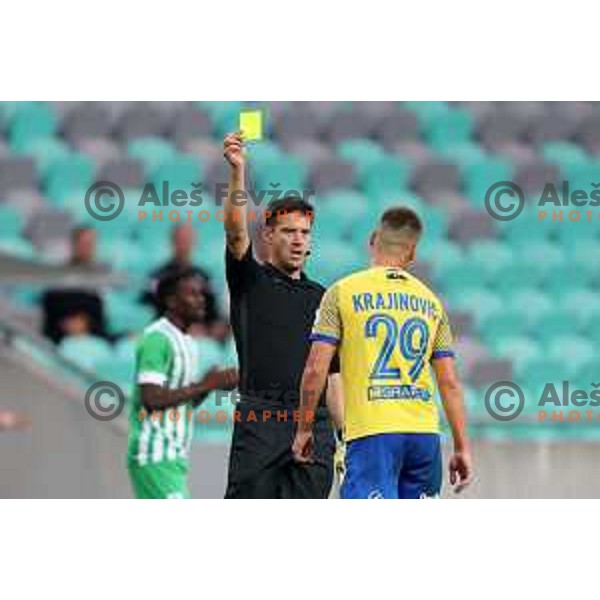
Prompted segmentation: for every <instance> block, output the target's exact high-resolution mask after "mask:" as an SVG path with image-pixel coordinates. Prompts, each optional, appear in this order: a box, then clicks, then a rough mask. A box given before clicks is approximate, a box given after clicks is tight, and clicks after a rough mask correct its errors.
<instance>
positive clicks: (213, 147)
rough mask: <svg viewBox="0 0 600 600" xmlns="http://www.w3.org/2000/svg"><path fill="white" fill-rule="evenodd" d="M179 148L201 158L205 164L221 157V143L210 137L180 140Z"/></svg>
mask: <svg viewBox="0 0 600 600" xmlns="http://www.w3.org/2000/svg"><path fill="white" fill-rule="evenodd" d="M179 148H180V150H181V151H182V152H184V153H185V154H191V155H192V156H197V157H198V158H201V159H202V160H203V161H204V162H205V163H206V164H211V163H214V162H216V161H219V160H224V159H223V144H222V143H221V142H216V141H214V140H212V139H208V138H206V139H200V138H192V139H184V140H181V143H180V146H179Z"/></svg>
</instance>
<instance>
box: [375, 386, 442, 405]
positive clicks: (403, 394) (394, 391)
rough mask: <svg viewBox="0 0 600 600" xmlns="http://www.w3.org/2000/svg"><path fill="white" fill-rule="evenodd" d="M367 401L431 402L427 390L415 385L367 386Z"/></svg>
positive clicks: (429, 393)
mask: <svg viewBox="0 0 600 600" xmlns="http://www.w3.org/2000/svg"><path fill="white" fill-rule="evenodd" d="M369 400H422V401H423V402H428V401H429V400H431V392H430V391H429V390H428V389H425V388H420V387H417V386H415V385H406V384H399V385H371V386H369Z"/></svg>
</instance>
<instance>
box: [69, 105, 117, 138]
mask: <svg viewBox="0 0 600 600" xmlns="http://www.w3.org/2000/svg"><path fill="white" fill-rule="evenodd" d="M61 130H62V133H63V135H64V136H65V137H66V138H67V140H69V141H70V142H71V143H76V142H77V141H78V140H82V139H85V138H96V137H109V136H110V134H111V131H112V123H111V118H110V114H109V112H108V111H107V110H106V108H105V107H104V106H103V103H101V102H81V103H80V104H78V105H77V106H75V107H74V108H73V109H72V110H70V111H69V112H68V113H67V114H66V115H65V117H64V120H63V122H62V127H61Z"/></svg>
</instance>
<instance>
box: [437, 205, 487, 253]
mask: <svg viewBox="0 0 600 600" xmlns="http://www.w3.org/2000/svg"><path fill="white" fill-rule="evenodd" d="M448 235H449V237H450V239H453V240H456V241H457V242H459V243H460V244H467V243H469V242H470V241H472V240H476V239H489V238H491V237H495V235H496V229H495V222H494V220H493V219H492V218H491V217H490V215H489V214H488V213H487V212H486V211H485V210H483V211H481V210H477V209H473V208H468V209H466V210H462V211H460V212H456V213H455V214H453V215H452V216H451V219H450V223H449V225H448Z"/></svg>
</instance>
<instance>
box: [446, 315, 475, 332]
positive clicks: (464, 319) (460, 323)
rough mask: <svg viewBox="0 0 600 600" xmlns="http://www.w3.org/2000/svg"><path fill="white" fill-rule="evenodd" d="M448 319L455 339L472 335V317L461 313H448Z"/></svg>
mask: <svg viewBox="0 0 600 600" xmlns="http://www.w3.org/2000/svg"><path fill="white" fill-rule="evenodd" d="M448 318H449V320H450V325H451V327H452V332H453V334H454V336H455V337H457V338H462V337H465V336H471V335H472V334H473V325H474V324H473V315H472V314H470V313H468V312H463V311H450V312H449V315H448Z"/></svg>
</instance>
